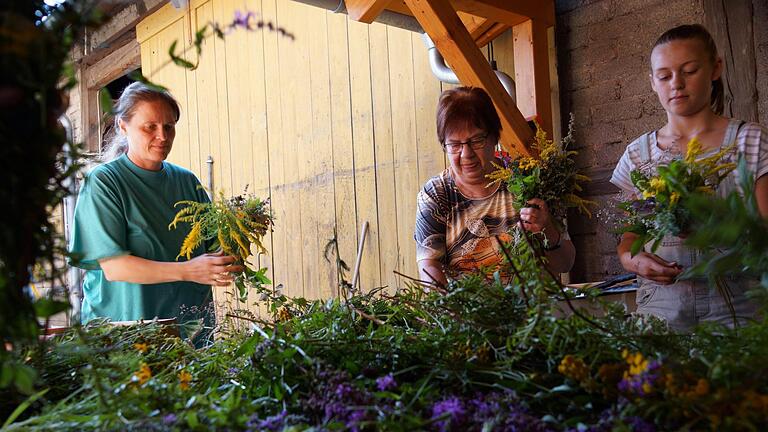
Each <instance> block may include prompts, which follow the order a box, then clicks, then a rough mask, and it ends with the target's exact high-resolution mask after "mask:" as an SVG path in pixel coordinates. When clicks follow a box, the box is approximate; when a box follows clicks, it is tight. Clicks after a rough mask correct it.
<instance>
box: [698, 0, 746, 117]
mask: <svg viewBox="0 0 768 432" xmlns="http://www.w3.org/2000/svg"><path fill="white" fill-rule="evenodd" d="M753 14H754V12H753V7H752V1H750V0H735V1H733V0H732V1H728V2H727V3H726V2H724V1H722V0H704V23H705V25H706V26H707V29H709V31H710V32H711V33H712V38H713V39H714V40H715V43H716V44H717V47H718V50H719V51H720V52H719V54H720V57H722V58H723V63H724V66H725V68H724V70H723V84H724V86H725V91H726V97H725V109H724V113H723V114H724V115H726V116H727V117H733V118H738V119H742V120H745V121H752V122H757V121H758V112H757V100H758V92H757V67H756V66H755V43H754V30H753V25H752V16H753Z"/></svg>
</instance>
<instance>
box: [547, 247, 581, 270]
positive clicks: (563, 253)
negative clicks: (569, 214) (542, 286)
mask: <svg viewBox="0 0 768 432" xmlns="http://www.w3.org/2000/svg"><path fill="white" fill-rule="evenodd" d="M546 254H547V268H548V269H549V270H550V271H551V272H553V273H568V272H569V271H571V268H572V267H573V262H574V261H575V260H576V248H575V247H574V246H573V242H571V241H570V240H562V242H561V243H560V247H558V248H557V249H555V250H552V251H547V252H546Z"/></svg>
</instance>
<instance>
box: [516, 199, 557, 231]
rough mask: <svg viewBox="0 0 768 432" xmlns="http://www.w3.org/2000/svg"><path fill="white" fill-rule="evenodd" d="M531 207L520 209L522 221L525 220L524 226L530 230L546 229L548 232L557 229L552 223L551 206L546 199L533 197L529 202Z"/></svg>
mask: <svg viewBox="0 0 768 432" xmlns="http://www.w3.org/2000/svg"><path fill="white" fill-rule="evenodd" d="M527 204H529V205H530V207H523V208H521V209H520V221H521V222H523V228H524V229H525V230H526V231H530V232H534V233H537V232H540V231H545V232H546V233H547V234H549V233H553V232H556V231H557V228H555V226H554V224H552V215H551V214H550V213H549V207H548V206H547V203H545V202H544V200H542V199H539V198H533V199H531V200H529V201H528V202H527Z"/></svg>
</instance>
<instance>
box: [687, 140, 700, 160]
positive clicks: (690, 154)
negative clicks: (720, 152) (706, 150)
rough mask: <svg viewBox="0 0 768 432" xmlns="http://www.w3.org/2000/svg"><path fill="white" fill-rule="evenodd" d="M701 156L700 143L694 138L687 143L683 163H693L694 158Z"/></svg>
mask: <svg viewBox="0 0 768 432" xmlns="http://www.w3.org/2000/svg"><path fill="white" fill-rule="evenodd" d="M700 154H701V141H699V139H698V138H696V137H694V138H693V139H692V140H690V141H689V142H688V150H687V151H686V152H685V162H686V163H689V164H690V163H694V162H695V161H696V157H697V156H698V155H700Z"/></svg>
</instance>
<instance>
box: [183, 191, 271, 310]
mask: <svg viewBox="0 0 768 432" xmlns="http://www.w3.org/2000/svg"><path fill="white" fill-rule="evenodd" d="M180 205H183V206H186V207H184V208H183V209H181V210H179V212H178V213H176V217H174V219H173V221H172V222H171V223H170V225H168V229H171V228H176V224H178V223H179V222H185V223H189V224H190V225H191V226H192V229H191V230H190V231H189V234H188V235H187V237H186V238H185V239H184V242H183V243H182V245H181V250H180V251H179V256H177V257H176V258H177V259H178V258H179V257H181V256H186V257H187V259H189V257H190V256H191V254H192V252H193V251H194V250H195V249H196V248H197V247H198V246H199V245H200V244H201V243H203V242H206V243H207V244H209V248H208V249H209V250H211V251H215V250H219V249H221V250H222V251H224V253H226V254H227V255H231V256H233V257H235V258H236V259H237V261H236V263H237V264H240V265H242V266H243V267H244V269H245V270H243V272H242V273H241V274H238V275H237V276H236V277H235V285H236V286H237V288H238V291H239V295H240V301H245V299H246V297H247V295H248V293H247V287H248V286H251V287H254V288H261V287H262V286H263V285H264V284H270V283H272V281H270V280H269V278H267V277H266V272H267V269H266V268H261V269H259V270H254V269H253V268H251V266H250V264H249V263H248V262H247V259H248V257H250V256H251V246H254V247H255V248H256V250H257V252H258V253H259V254H262V253H266V252H267V251H266V249H265V248H264V244H263V243H262V238H263V237H264V235H265V234H266V233H267V231H268V230H269V229H270V227H271V226H272V224H273V219H272V214H271V211H270V208H269V202H268V200H261V199H259V198H258V197H256V196H253V195H252V194H243V195H238V196H235V197H233V198H229V199H227V198H225V197H224V193H223V192H220V193H219V197H218V198H217V199H214V200H213V202H209V203H199V202H195V201H179V202H177V203H176V204H175V206H180Z"/></svg>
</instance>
